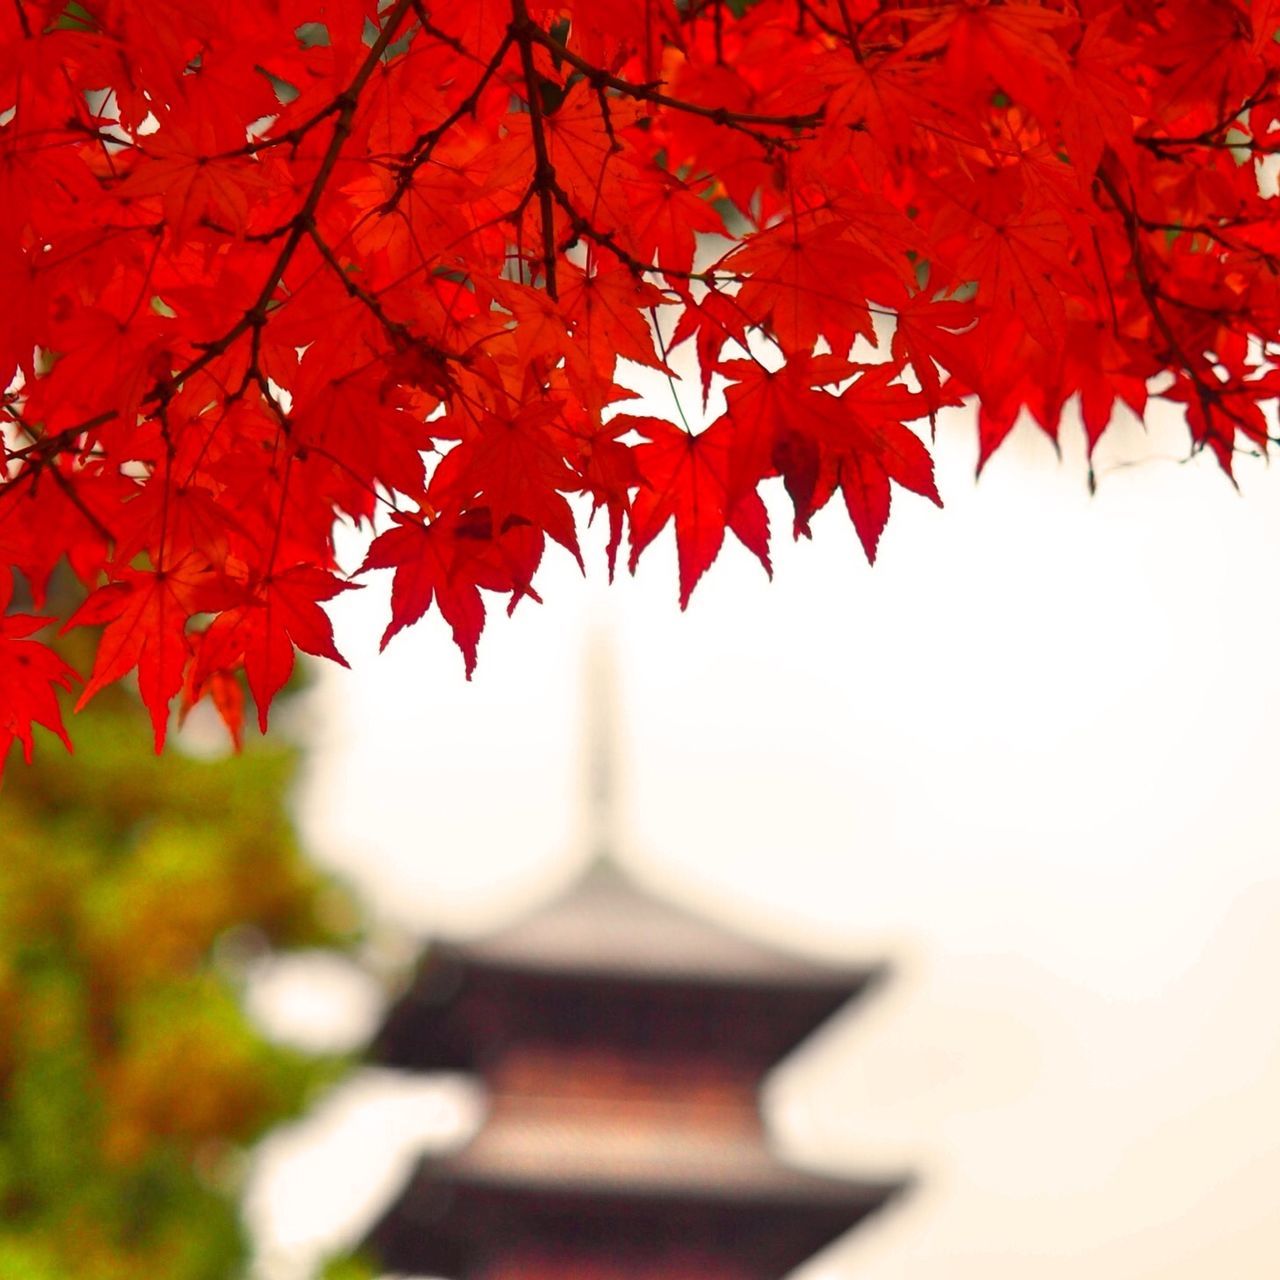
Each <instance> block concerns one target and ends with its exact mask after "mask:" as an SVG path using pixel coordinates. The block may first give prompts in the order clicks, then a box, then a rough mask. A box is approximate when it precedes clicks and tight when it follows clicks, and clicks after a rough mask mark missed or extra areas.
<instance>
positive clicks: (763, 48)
mask: <svg viewBox="0 0 1280 1280" xmlns="http://www.w3.org/2000/svg"><path fill="white" fill-rule="evenodd" d="M1278 27H1280V4H1278V3H1276V0H1004V2H1001V0H938V2H936V3H932V4H930V3H924V2H920V3H899V2H898V0H756V2H754V3H753V2H751V0H591V3H580V4H573V3H562V4H539V3H536V2H535V0H451V3H448V4H438V3H435V0H382V3H377V2H376V0H199V3H196V2H195V0H79V2H76V0H73V2H72V3H64V2H63V0H9V2H8V3H5V4H4V5H3V6H0V287H2V289H3V295H4V306H3V309H2V310H0V364H2V365H3V370H2V373H3V379H0V380H2V381H3V382H4V383H5V384H6V385H7V391H6V393H5V399H4V405H3V416H4V417H5V418H6V419H7V421H6V423H5V427H4V435H3V447H4V451H5V456H6V465H5V470H4V472H3V479H2V480H0V595H3V597H4V599H5V600H8V599H9V598H10V588H9V578H10V574H9V573H8V572H7V570H9V569H16V570H19V571H20V572H21V575H22V578H23V579H24V580H25V584H26V586H25V588H24V589H25V590H26V591H28V592H30V593H31V594H32V595H33V596H34V598H35V601H36V605H35V607H36V608H37V609H39V607H40V603H39V602H40V598H41V595H42V593H43V590H44V586H45V583H46V581H47V580H48V578H49V575H50V573H51V571H52V570H53V569H54V567H55V566H56V565H58V563H59V562H61V561H63V560H64V559H65V561H66V562H68V563H69V565H70V567H71V570H72V571H74V574H75V575H76V576H77V577H78V579H79V580H80V582H81V583H82V584H83V586H84V588H85V590H86V593H87V594H86V598H85V599H84V601H83V603H82V604H81V605H80V607H79V608H78V610H77V611H75V612H74V613H73V614H72V616H71V617H70V618H67V619H60V621H64V622H66V623H68V624H69V625H72V626H82V625H88V626H93V627H99V628H101V638H100V640H99V643H98V648H97V657H96V661H95V663H94V665H93V669H92V671H91V672H88V673H86V674H85V683H84V686H83V692H82V694H81V702H83V701H85V700H87V699H88V698H90V697H92V696H93V695H94V694H95V693H96V692H97V691H98V690H100V689H101V688H103V686H105V685H107V684H109V683H111V682H112V681H114V680H116V679H118V678H120V677H121V676H123V675H125V674H126V673H128V672H130V671H132V670H134V669H135V668H136V670H137V678H138V681H139V684H140V687H141V690H142V693H143V696H144V698H145V700H146V702H147V704H148V706H149V708H150V711H151V715H152V719H153V723H154V727H155V736H156V741H157V744H159V743H160V742H162V741H163V738H164V735H165V729H166V724H167V721H168V715H169V708H170V705H171V703H172V702H173V701H174V699H175V698H177V697H178V696H179V695H180V696H181V702H182V705H184V706H186V705H189V704H190V703H191V702H193V701H195V700H198V699H200V698H204V697H209V698H211V699H212V700H213V701H214V702H215V703H216V705H217V707H218V709H219V710H220V712H221V713H222V715H223V717H224V719H225V720H226V721H227V723H228V724H229V725H230V726H231V728H232V730H233V732H236V733H238V731H239V722H240V718H241V714H242V693H241V683H240V682H241V680H242V679H246V680H247V685H248V688H249V690H250V691H251V692H252V695H253V697H254V699H255V701H256V704H257V709H258V716H259V720H260V721H261V723H262V724H263V725H265V723H266V718H267V709H268V707H269V705H270V702H271V699H272V696H273V695H274V694H275V693H276V691H277V690H278V689H279V688H280V687H281V686H282V684H283V683H284V681H285V680H286V679H287V677H288V675H289V672H290V669H291V667H292V665H293V660H294V653H295V650H297V649H302V650H305V651H306V652H309V653H315V654H321V655H324V656H327V657H329V658H332V659H335V660H338V661H341V658H340V657H339V655H338V653H337V651H336V649H335V648H334V644H333V637H332V631H331V627H330V623H329V620H328V617H327V616H326V613H325V611H324V608H323V604H324V602H325V601H327V600H329V599H331V598H333V597H334V596H335V595H337V594H338V593H339V592H342V591H344V590H347V589H348V588H349V587H350V586H351V585H352V583H351V582H349V581H348V580H347V579H346V578H345V577H344V576H343V575H342V573H341V572H340V571H339V567H338V564H337V562H336V560H335V556H334V547H333V533H334V528H335V523H336V522H337V521H340V520H350V521H356V522H370V523H375V522H376V528H377V530H378V531H379V532H378V536H377V537H376V539H375V540H374V541H373V544H372V548H371V550H370V551H369V555H368V559H367V562H366V564H365V566H364V569H366V570H373V569H390V570H393V571H394V586H393V595H392V606H391V618H390V621H389V624H388V626H387V630H386V637H385V638H389V637H390V636H391V635H393V634H394V633H395V632H397V631H398V630H400V629H401V628H403V627H405V626H408V625H409V624H411V623H413V622H415V621H417V620H418V619H419V618H421V617H422V616H423V614H424V613H426V612H428V611H429V610H431V609H432V607H433V606H434V608H435V610H438V612H439V614H440V615H441V616H442V617H443V619H444V621H445V622H446V623H447V624H448V625H449V626H450V627H451V628H452V631H453V635H454V637H455V638H456V640H457V642H458V644H459V646H460V647H461V649H462V652H463V654H464V656H465V661H466V665H467V667H468V669H470V668H471V666H472V665H473V664H474V661H475V655H476V642H477V639H478V636H479V634H480V630H481V627H482V625H483V622H484V616H485V605H484V594H483V593H486V592H497V593H502V594H505V595H506V596H507V597H508V599H509V602H510V605H511V606H514V605H515V604H516V603H517V602H518V601H519V600H520V599H521V598H522V597H524V596H534V597H535V598H536V594H535V586H534V582H535V575H536V571H537V569H538V566H539V562H540V560H541V558H542V556H543V553H544V550H545V549H546V543H547V540H548V539H550V540H551V541H553V542H555V543H558V544H559V546H560V547H562V548H563V549H564V551H565V552H566V553H567V554H569V555H571V556H574V557H580V551H579V526H580V522H581V520H582V519H584V518H585V517H586V515H587V513H588V512H592V513H599V516H600V518H601V519H603V520H605V521H607V522H608V527H609V530H610V538H609V550H608V556H609V561H610V564H609V567H610V570H612V567H613V560H614V557H615V554H616V552H617V551H618V548H619V546H620V544H621V542H622V539H623V537H624V535H625V536H626V538H627V540H628V545H629V562H630V565H631V567H632V568H634V566H635V564H636V561H637V559H638V558H639V557H640V556H641V555H642V554H643V552H644V551H645V549H646V548H647V547H648V546H649V545H650V544H651V543H652V542H653V541H654V539H655V538H656V537H657V536H658V535H659V534H660V533H661V532H662V531H663V530H664V529H665V528H666V527H667V526H668V525H674V531H675V538H676V543H677V547H678V552H679V578H680V582H679V590H680V599H681V602H682V603H685V602H687V600H688V598H689V594H690V592H691V591H692V590H693V587H694V585H695V584H696V583H697V581H698V579H699V577H700V576H701V575H702V574H703V573H704V571H705V570H706V569H707V568H708V566H710V565H711V563H712V562H713V561H714V560H715V558H716V556H717V554H718V553H719V551H720V548H721V546H722V544H723V542H724V540H725V536H726V533H732V534H733V535H734V537H735V538H737V539H738V540H739V541H741V542H742V543H743V544H745V546H746V547H747V548H749V549H750V551H751V552H753V553H754V554H755V555H756V556H758V557H759V558H760V560H761V561H762V562H763V563H764V565H765V567H766V568H768V565H769V528H768V521H767V518H766V511H765V506H764V504H763V502H762V500H761V496H760V491H761V486H762V484H763V483H764V482H765V481H768V480H772V479H778V480H780V481H781V483H782V485H783V486H785V489H786V492H787V493H788V494H789V496H790V499H791V502H792V503H793V505H794V531H795V533H796V534H804V533H807V532H808V528H809V521H810V518H811V517H812V515H813V514H814V512H815V511H817V510H818V509H819V508H821V507H822V506H824V504H826V503H828V502H829V501H831V500H833V499H835V498H837V496H838V500H839V501H841V502H843V504H844V505H845V507H846V508H847V510H848V513H849V516H850V518H851V520H852V522H853V524H854V526H855V527H856V530H857V533H858V535H859V537H860V538H861V541H862V544H863V546H864V548H865V550H866V553H867V555H868V556H869V557H874V555H875V551H876V546H877V541H878V539H879V537H880V534H881V530H882V529H883V527H884V525H885V521H886V519H887V517H888V514H889V506H890V497H891V493H892V491H893V488H894V487H895V486H896V487H898V488H901V489H906V490H909V491H911V492H912V493H914V494H918V495H920V496H922V497H924V498H926V499H929V500H931V501H934V502H938V501H939V498H938V493H937V490H936V488H935V485H934V479H933V472H932V464H931V460H930V455H929V451H928V448H927V445H926V442H925V441H926V438H927V436H928V433H929V428H930V424H931V420H932V419H933V417H934V416H935V415H936V413H937V411H938V410H939V409H940V408H942V407H943V406H947V405H953V404H959V403H961V402H963V401H965V400H971V401H972V402H973V403H975V404H976V406H977V414H976V418H977V428H978V433H979V440H980V453H979V456H980V465H981V462H985V461H986V459H987V458H988V457H989V456H990V455H991V453H992V451H993V450H995V449H996V448H997V447H998V446H999V445H1000V443H1001V441H1002V440H1003V439H1004V438H1005V436H1006V435H1007V433H1008V432H1009V431H1010V429H1011V427H1012V425H1013V423H1014V421H1015V419H1016V418H1018V416H1019V415H1020V414H1022V413H1023V412H1024V411H1025V412H1026V413H1027V414H1029V415H1030V417H1031V418H1033V419H1034V420H1035V421H1036V422H1037V423H1038V424H1039V425H1040V427H1041V428H1042V429H1043V430H1044V431H1045V432H1047V433H1048V434H1050V435H1051V436H1052V435H1055V433H1056V432H1057V431H1058V429H1059V423H1060V421H1061V419H1062V416H1063V410H1064V406H1066V405H1067V404H1068V402H1074V403H1076V404H1078V406H1079V412H1080V416H1081V417H1082V419H1083V423H1084V427H1085V430H1086V433H1087V436H1088V440H1089V443H1090V447H1092V445H1093V444H1094V443H1096V441H1097V440H1098V438H1099V437H1100V436H1101V435H1102V434H1103V432H1104V431H1105V430H1106V429H1107V426H1108V423H1109V422H1110V421H1111V419H1112V417H1113V414H1114V413H1115V411H1116V408H1117V405H1118V404H1122V405H1127V406H1128V407H1129V409H1131V410H1132V411H1133V412H1134V413H1136V414H1138V415H1141V414H1142V413H1143V412H1144V410H1145V408H1146V406H1147V402H1148V398H1149V397H1157V398H1160V399H1163V400H1166V401H1173V402H1176V404H1177V405H1179V406H1180V407H1181V410H1182V412H1183V413H1184V414H1185V419H1186V424H1187V429H1188V432H1189V444H1190V448H1191V449H1193V450H1196V449H1202V448H1207V449H1209V450H1210V451H1212V453H1213V454H1214V455H1215V456H1216V458H1217V459H1218V461H1219V462H1220V463H1221V465H1222V466H1223V468H1224V469H1226V470H1227V471H1228V472H1230V470H1231V467H1232V460H1233V456H1234V454H1235V453H1236V452H1237V451H1239V450H1241V449H1247V450H1252V451H1257V450H1265V448H1266V446H1267V444H1268V442H1269V440H1268V437H1269V434H1270V428H1269V426H1268V421H1267V417H1266V413H1267V412H1269V411H1270V405H1271V402H1272V401H1273V399H1274V397H1275V395H1276V391H1277V386H1278V385H1280V384H1278V383H1277V378H1278V377H1280V373H1278V372H1277V370H1276V369H1274V368H1273V367H1272V365H1271V363H1270V362H1269V357H1270V354H1271V351H1272V344H1273V343H1274V342H1275V341H1276V340H1277V338H1278V337H1280V291H1278V289H1277V280H1278V277H1277V262H1278V257H1277V255H1280V222H1278V221H1277V218H1276V216H1275V206H1274V205H1273V204H1272V203H1271V202H1270V201H1269V199H1268V194H1269V185H1268V184H1269V182H1270V181H1271V179H1270V178H1269V176H1268V170H1267V164H1266V161H1267V157H1268V156H1269V155H1270V154H1271V153H1272V152H1273V151H1276V150H1278V149H1280V140H1277V135H1275V134H1274V133H1273V130H1274V129H1275V126H1276V123H1277V120H1278V117H1280V83H1278V82H1280V44H1278V43H1277V39H1276V35H1277V28H1278ZM684 344H692V345H691V348H689V349H691V350H693V351H695V352H696V356H697V362H698V368H699V370H700V379H699V380H698V381H700V385H699V384H698V381H695V382H694V384H693V385H689V381H690V380H688V379H686V380H684V381H682V382H680V383H679V384H678V385H677V398H676V399H673V402H672V403H673V412H672V420H670V421H666V420H658V419H655V418H654V417H652V416H637V415H634V414H632V413H630V412H629V411H628V403H627V402H628V400H629V399H630V398H631V391H630V390H629V388H630V387H633V386H634V385H635V378H636V367H637V366H638V367H640V368H641V369H648V370H653V371H656V372H657V373H658V374H659V375H662V374H663V373H666V372H669V353H670V352H671V351H672V350H673V349H675V348H677V347H683V346H684ZM677 402H682V403H684V404H687V405H689V406H690V407H691V408H692V409H699V410H700V409H701V408H702V404H703V403H709V404H710V417H711V421H710V425H709V426H707V427H706V428H705V429H704V430H701V431H697V432H694V431H691V430H689V429H688V428H687V427H686V426H685V425H684V423H683V422H681V421H680V420H679V415H678V414H677V413H676V412H675V405H676V403H677ZM42 616H43V615H40V614H38V613H37V614H32V613H29V612H21V613H13V614H10V615H9V616H6V617H4V618H3V621H0V754H2V753H3V749H4V748H5V747H7V746H8V745H9V743H10V741H11V740H12V739H13V738H15V737H16V738H18V739H19V740H21V741H22V742H23V744H24V746H26V747H27V748H28V750H29V748H30V736H31V725H32V723H33V722H34V723H38V724H42V725H44V726H46V727H48V728H51V729H53V730H54V731H55V732H59V733H60V732H61V721H60V718H59V712H58V704H57V701H56V699H55V694H54V690H55V688H56V687H58V686H66V685H69V684H71V683H72V682H73V681H74V680H76V679H77V676H76V675H75V673H73V672H72V671H71V670H70V669H69V668H67V667H65V666H64V665H63V664H62V663H61V661H60V660H59V659H57V658H56V657H54V656H53V654H52V653H51V652H50V651H49V650H48V649H47V648H45V647H44V645H43V644H41V642H40V641H38V640H34V639H32V638H30V637H31V635H32V633H33V632H34V631H35V630H36V629H37V627H38V626H39V625H40V622H39V619H40V618H41V617H42ZM385 638H384V639H385Z"/></svg>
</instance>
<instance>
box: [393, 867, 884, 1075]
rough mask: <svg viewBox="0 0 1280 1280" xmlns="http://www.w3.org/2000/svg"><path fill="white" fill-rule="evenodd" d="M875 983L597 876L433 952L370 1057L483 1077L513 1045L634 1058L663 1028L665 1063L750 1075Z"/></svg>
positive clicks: (872, 972)
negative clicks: (580, 1045) (675, 1060)
mask: <svg viewBox="0 0 1280 1280" xmlns="http://www.w3.org/2000/svg"><path fill="white" fill-rule="evenodd" d="M882 975H883V969H882V968H881V967H869V966H855V965H849V964H844V965H836V964H825V963H822V962H820V961H816V960H810V959H806V958H804V957H801V956H797V955H793V954H791V953H788V952H787V951H784V950H783V949H781V948H778V947H773V946H770V945H769V944H767V943H764V942H758V941H756V940H754V939H751V938H748V937H745V936H743V935H742V934H741V933H739V932H737V931H735V930H734V929H732V928H731V927H728V926H724V925H720V924H718V923H714V922H712V921H710V920H707V919H705V918H703V917H701V916H699V915H696V914H695V913H693V912H691V911H687V910H685V909H684V908H682V907H678V906H676V905H674V904H673V903H670V902H667V901H665V900H663V899H662V898H660V897H658V896H657V895H656V894H654V893H652V892H650V891H649V890H648V889H646V888H644V887H642V886H641V885H639V884H638V883H637V882H636V881H635V880H634V879H633V878H632V877H631V876H630V875H629V874H627V873H626V872H625V871H624V870H622V869H621V868H619V867H618V866H617V865H616V864H613V863H610V862H598V863H597V864H596V865H595V866H593V867H592V868H591V870H590V871H589V872H588V873H587V874H586V875H584V876H583V877H581V878H580V879H579V880H578V881H577V882H576V883H575V884H573V885H572V886H571V887H570V888H569V889H568V890H567V891H566V892H564V893H562V894H561V895H560V896H559V897H557V898H555V899H553V900H552V901H551V902H550V903H548V904H547V905H545V906H543V907H542V908H541V909H539V910H536V911H534V912H533V913H532V914H531V915H529V916H527V917H525V918H524V919H521V920H518V921H517V922H515V923H514V924H511V925H508V926H506V927H505V928H501V929H498V930H496V931H494V932H492V933H490V934H488V935H485V936H483V937H481V938H478V939H472V940H468V941H442V942H439V943H435V944H432V945H431V946H429V947H428V949H427V951H426V953H425V955H424V957H423V960H422V961H421V963H420V964H419V967H418V970H417V973H416V975H415V977H414V979H413V980H412V982H411V983H410V985H409V987H408V989H407V990H406V991H405V992H404V993H403V994H402V995H401V996H400V997H399V999H398V1000H396V1001H395V1002H394V1003H393V1005H392V1007H391V1009H390V1011H389V1012H388V1015H387V1017H386V1019H385V1021H384V1023H383V1026H382V1029H381V1031H380V1032H379V1034H378V1036H377V1038H376V1040H375V1042H374V1045H373V1050H372V1053H373V1057H374V1059H375V1060H376V1061H379V1062H381V1063H383V1064H385V1065H388V1066H400V1067H406V1068H410V1069H416V1070H430V1069H444V1070H473V1069H479V1070H481V1071H484V1070H486V1068H487V1066H488V1065H491V1063H492V1061H493V1060H494V1059H495V1058H496V1057H497V1056H500V1055H501V1054H503V1053H505V1052H507V1051H508V1050H509V1049H510V1047H511V1046H512V1045H513V1044H515V1043H531V1042H543V1043H546V1042H554V1043H559V1044H565V1043H568V1042H576V1041H579V1040H582V1039H583V1038H584V1037H587V1033H588V1032H590V1036H594V1037H595V1039H596V1042H597V1043H598V1044H600V1045H602V1046H608V1045H612V1046H614V1047H616V1048H618V1049H620V1050H623V1051H625V1052H644V1051H645V1050H646V1048H647V1047H648V1044H649V1042H650V1040H651V1038H652V1037H651V1034H650V1028H652V1027H654V1026H660V1027H661V1028H662V1030H661V1034H660V1036H659V1041H658V1042H659V1044H660V1045H661V1046H663V1047H664V1048H665V1049H666V1050H668V1051H670V1052H672V1053H676V1052H679V1051H682V1050H688V1051H691V1052H703V1051H706V1050H708V1049H709V1050H710V1051H711V1052H713V1053H716V1054H720V1055H726V1056H727V1059H728V1060H733V1059H735V1058H736V1059H737V1061H738V1062H739V1063H740V1064H741V1065H742V1069H743V1070H744V1071H746V1072H747V1073H754V1074H756V1075H760V1074H763V1072H764V1071H766V1070H767V1069H768V1068H769V1067H771V1066H772V1065H774V1063H775V1062H776V1061H777V1060H778V1059H779V1058H781V1057H782V1056H784V1055H785V1054H787V1053H789V1052H790V1051H791V1050H792V1049H793V1048H794V1047H795V1046H796V1045H797V1044H799V1043H800V1041H801V1040H803V1039H804V1038H805V1037H806V1036H808V1035H809V1034H810V1033H811V1032H812V1031H813V1030H815V1029H816V1028H817V1027H818V1026H819V1025H820V1024H821V1023H822V1022H824V1021H825V1020H826V1019H827V1018H829V1017H830V1016H831V1015H832V1014H834V1013H835V1012H836V1011H837V1010H838V1009H840V1008H841V1007H842V1006H843V1005H845V1004H846V1003H847V1002H848V1001H849V1000H850V999H851V998H852V997H854V996H855V995H857V994H859V993H861V992H862V991H864V990H865V989H866V988H867V987H868V986H869V985H870V984H871V983H872V982H873V981H874V980H876V979H878V978H880V977H881V976H882ZM726 1027H732V1028H733V1029H734V1034H733V1035H732V1037H730V1039H729V1042H728V1043H727V1044H726V1043H725V1042H724V1040H723V1038H722V1036H721V1035H720V1032H721V1031H722V1030H723V1029H725V1028H726ZM709 1031H711V1032H713V1040H709Z"/></svg>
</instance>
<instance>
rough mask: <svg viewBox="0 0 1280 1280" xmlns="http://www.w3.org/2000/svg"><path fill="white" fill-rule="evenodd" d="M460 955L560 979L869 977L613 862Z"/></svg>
mask: <svg viewBox="0 0 1280 1280" xmlns="http://www.w3.org/2000/svg"><path fill="white" fill-rule="evenodd" d="M457 949H458V950H459V951H460V952H461V953H462V954H463V955H464V956H465V957H466V958H467V959H468V960H469V961H471V962H473V963H483V964H490V965H495V966H500V967H503V968H512V969H531V970H538V971H542V972H557V973H568V972H572V973H602V974H617V975H628V976H635V977H640V976H644V977H649V978H669V979H672V980H679V981H682V982H684V981H687V980H689V979H691V978H692V979H713V980H720V981H726V980H727V981H736V982H749V983H767V984H776V985H780V986H789V985H797V984H798V985H811V984H815V983H816V984H820V985H828V984H844V985H846V986H847V985H848V983H849V979H850V976H851V974H854V973H856V974H857V976H858V977H859V978H861V977H865V970H854V969H853V968H851V967H848V966H838V965H830V964H824V963H821V962H819V961H813V960H808V959H805V958H804V957H802V956H798V955H795V954H793V953H792V952H789V951H786V950H784V949H782V948H780V947H774V946H770V945H769V944H768V943H765V942H760V941H758V940H756V939H754V938H750V937H747V936H745V935H744V934H743V933H742V932H740V931H738V930H736V929H734V928H733V927H731V926H728V925H724V924H721V923H718V922H714V921H712V920H709V919H708V918H707V917H705V916H703V915H699V914H697V913H695V912H693V911H689V910H687V909H685V908H684V907H680V906H677V905H676V904H675V903H673V902H671V901H669V900H668V899H666V898H663V897H661V896H659V895H658V894H655V893H654V892H652V891H651V890H649V889H648V888H646V887H644V886H643V885H641V884H640V883H639V882H638V881H637V880H636V879H635V878H634V877H633V876H632V875H631V874H630V873H629V872H628V871H626V870H625V869H624V868H623V867H622V866H620V865H619V864H618V863H617V862H616V861H614V860H612V859H607V858H602V859H599V860H597V861H596V862H595V863H594V864H593V865H592V866H591V867H590V869H589V870H588V871H587V872H586V874H585V875H582V876H580V877H579V878H578V879H577V880H576V881H575V882H573V883H572V884H571V885H570V886H569V888H568V889H567V890H566V891H564V892H563V893H561V894H560V895H559V896H557V897H555V898H553V899H552V901H550V902H549V903H547V904H545V905H544V906H542V907H541V908H540V909H536V910H535V911H533V912H532V913H530V914H528V915H526V916H524V917H522V918H520V919H518V920H516V921H515V922H514V923H513V924H510V925H507V926H506V927H505V928H501V929H498V930H496V931H494V932H492V933H489V934H487V935H485V936H483V937H481V938H479V939H475V940H472V941H467V942H464V943H460V944H458V946H457Z"/></svg>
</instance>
